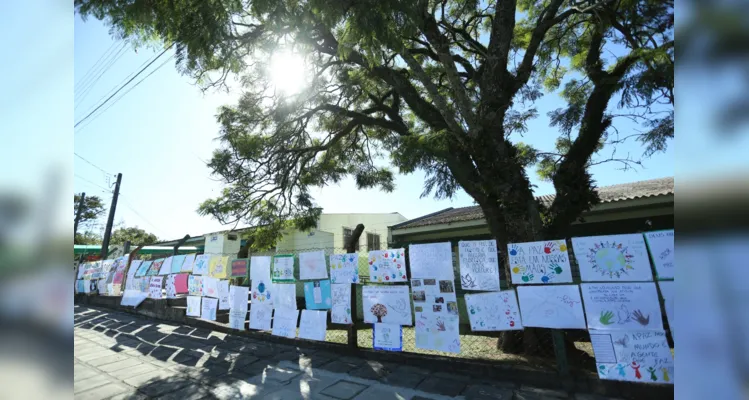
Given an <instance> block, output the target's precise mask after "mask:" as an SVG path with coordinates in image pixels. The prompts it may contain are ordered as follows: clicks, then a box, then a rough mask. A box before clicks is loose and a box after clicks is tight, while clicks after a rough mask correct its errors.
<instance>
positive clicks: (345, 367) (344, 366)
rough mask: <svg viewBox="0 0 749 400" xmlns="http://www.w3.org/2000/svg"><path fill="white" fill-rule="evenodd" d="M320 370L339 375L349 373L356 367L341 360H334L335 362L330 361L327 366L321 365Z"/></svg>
mask: <svg viewBox="0 0 749 400" xmlns="http://www.w3.org/2000/svg"><path fill="white" fill-rule="evenodd" d="M320 368H321V369H324V370H326V371H330V372H337V373H340V374H345V373H347V372H349V371H351V370H352V369H354V368H356V365H354V364H350V363H346V362H343V361H341V360H335V361H331V362H329V363H327V364H324V365H322V366H321V367H320Z"/></svg>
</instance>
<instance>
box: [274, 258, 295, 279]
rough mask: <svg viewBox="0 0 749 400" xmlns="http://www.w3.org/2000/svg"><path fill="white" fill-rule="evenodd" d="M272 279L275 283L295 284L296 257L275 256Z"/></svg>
mask: <svg viewBox="0 0 749 400" xmlns="http://www.w3.org/2000/svg"><path fill="white" fill-rule="evenodd" d="M271 279H272V281H273V282H274V283H278V282H285V283H288V282H294V281H295V279H294V255H293V254H284V255H278V256H273V266H272V267H271Z"/></svg>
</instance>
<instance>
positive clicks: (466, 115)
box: [76, 0, 674, 244]
mask: <svg viewBox="0 0 749 400" xmlns="http://www.w3.org/2000/svg"><path fill="white" fill-rule="evenodd" d="M76 9H77V11H78V12H79V13H81V14H82V15H83V16H84V17H85V16H94V17H96V18H99V19H104V20H106V21H108V23H109V24H110V25H111V26H112V32H113V34H114V35H115V36H118V37H128V38H132V39H135V41H136V43H146V42H149V41H150V42H153V41H156V42H163V43H165V44H171V43H174V44H175V48H176V53H177V60H178V61H177V65H178V68H179V69H180V70H181V71H182V72H184V73H185V74H189V75H190V76H192V77H194V78H195V79H196V80H197V82H198V83H200V84H201V85H202V86H203V88H225V89H230V85H229V81H228V80H227V79H228V77H230V76H232V75H233V74H238V75H239V76H241V90H242V96H241V99H240V100H239V102H238V103H237V104H236V105H232V106H225V107H222V108H221V109H220V110H219V111H218V115H217V118H218V121H219V123H220V125H221V131H220V138H221V141H222V147H221V148H220V149H219V150H217V151H216V152H215V153H214V156H213V158H212V160H211V162H210V163H209V166H210V168H211V169H212V170H213V172H214V173H215V174H217V175H218V176H220V177H221V178H222V179H223V180H224V181H225V183H226V185H227V186H226V189H225V190H224V191H223V193H222V194H221V195H220V196H219V197H217V198H215V199H210V200H207V201H205V202H204V203H203V204H202V205H201V206H200V208H199V212H200V213H202V214H208V215H212V216H214V217H216V218H217V219H219V220H220V221H221V222H224V223H232V222H238V221H244V222H246V223H248V224H250V225H253V226H260V227H265V229H267V232H269V233H270V234H271V236H272V235H273V234H274V232H275V233H277V232H280V230H282V229H284V228H286V227H288V226H295V227H299V228H305V227H310V226H312V225H314V222H315V220H316V219H317V217H318V216H319V213H320V209H319V208H318V207H317V206H316V205H315V202H314V199H313V197H312V195H311V190H312V188H315V187H321V186H325V185H329V184H334V183H337V182H340V181H341V180H342V179H344V178H345V177H348V176H351V177H353V178H354V180H355V182H356V185H357V187H359V188H380V189H381V190H384V191H392V190H394V174H395V173H396V172H399V173H411V172H414V171H416V170H421V171H424V172H425V173H426V176H427V178H426V181H425V187H424V195H429V194H433V195H435V196H436V197H440V198H442V197H447V198H449V197H451V196H453V195H455V194H456V192H457V190H458V189H459V188H462V189H463V190H465V191H466V192H467V193H468V194H469V195H470V196H471V197H473V199H475V201H476V202H477V203H478V204H479V205H480V206H481V208H482V210H483V211H484V215H485V216H486V219H487V222H488V223H489V226H490V228H491V231H492V233H493V234H494V235H495V236H496V237H497V239H498V240H499V241H500V244H501V243H504V242H507V241H510V240H530V239H534V238H540V237H544V236H556V235H558V234H560V233H562V232H564V231H565V230H566V229H567V227H568V226H569V225H570V224H571V223H572V222H574V221H575V220H576V219H577V218H579V216H580V215H581V213H582V212H584V211H586V210H587V209H589V208H590V207H591V206H592V205H594V204H596V203H597V202H598V201H599V199H598V195H597V193H596V191H595V185H594V182H593V180H592V179H591V176H590V174H589V172H588V168H589V167H590V166H591V165H593V164H595V163H599V162H603V161H606V160H607V159H608V158H606V157H603V158H601V157H600V156H596V154H598V153H600V152H603V151H604V150H605V149H606V148H615V146H616V145H617V144H619V143H621V142H622V141H624V140H628V139H634V140H639V141H640V142H642V143H643V146H644V150H643V152H644V153H645V155H650V154H653V153H654V152H657V151H662V150H664V149H665V148H666V146H667V144H668V140H669V139H670V138H672V137H673V104H674V97H673V65H674V64H673V49H674V41H673V1H665V2H664V1H655V0H608V1H607V0H604V1H585V2H571V1H566V0H545V1H531V0H508V1H488V2H477V1H457V0H445V1H434V0H416V1H400V0H376V1H375V0H356V1H353V0H349V1H343V2H321V1H292V2H277V1H270V0H261V1H253V2H251V3H248V2H242V1H238V0H233V1H215V0H132V1H128V2H122V1H115V0H76ZM274 52H289V53H293V54H298V55H299V56H300V57H301V59H300V60H301V61H300V62H303V63H304V65H305V66H306V68H307V69H308V74H307V76H305V80H306V86H305V87H304V88H303V89H302V90H299V91H297V92H295V93H287V92H278V91H275V90H274V87H273V85H272V83H273V82H272V81H271V79H269V71H268V69H269V65H270V60H271V59H272V54H273V53H274ZM557 91H558V92H559V94H560V95H561V96H562V98H563V99H564V101H565V102H566V107H563V108H560V109H558V110H555V111H553V112H551V113H550V115H549V117H550V121H551V127H550V129H554V130H556V131H558V132H559V137H558V139H556V140H555V141H552V142H550V143H547V144H546V145H545V147H547V148H544V149H542V148H536V147H532V146H529V145H528V144H526V143H523V142H522V139H523V138H529V136H530V135H538V134H539V133H537V132H528V129H527V123H528V121H530V120H533V119H534V118H536V117H537V111H536V109H535V107H534V103H535V102H536V101H537V100H538V99H539V98H540V97H541V96H543V95H544V94H546V95H549V94H550V93H555V94H553V95H557V94H556V92H557ZM612 100H613V101H612ZM621 118H627V119H629V120H632V121H634V122H635V123H636V124H638V125H639V126H641V127H642V132H637V133H629V134H625V135H620V134H619V133H618V131H617V129H616V126H617V121H618V120H619V119H621ZM535 142H536V141H534V143H535ZM610 159H611V160H617V161H619V162H622V163H624V164H625V165H631V163H632V162H636V161H637V160H633V159H629V158H624V159H617V158H616V157H614V156H612V157H611V158H610ZM531 165H538V167H539V168H540V169H539V172H540V173H541V174H542V176H543V177H544V178H546V179H549V180H550V181H551V182H553V184H554V188H555V190H556V197H555V200H554V202H553V204H551V206H550V207H549V208H548V209H542V208H541V206H540V205H539V204H537V203H536V200H535V199H534V196H533V191H532V187H531V185H530V182H529V179H528V177H527V175H526V168H527V167H529V166H531Z"/></svg>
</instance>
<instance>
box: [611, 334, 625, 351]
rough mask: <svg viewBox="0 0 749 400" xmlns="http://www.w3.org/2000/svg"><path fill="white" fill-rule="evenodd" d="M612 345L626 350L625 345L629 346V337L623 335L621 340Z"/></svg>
mask: <svg viewBox="0 0 749 400" xmlns="http://www.w3.org/2000/svg"><path fill="white" fill-rule="evenodd" d="M614 343H616V344H618V345H620V346H622V347H624V348H625V349H626V348H627V344H629V335H624V337H623V338H621V339H619V340H615V341H614Z"/></svg>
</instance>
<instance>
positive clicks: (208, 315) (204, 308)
mask: <svg viewBox="0 0 749 400" xmlns="http://www.w3.org/2000/svg"><path fill="white" fill-rule="evenodd" d="M217 307H218V299H212V298H210V297H203V303H202V304H201V306H200V318H202V319H207V320H209V321H215V320H216V308H217Z"/></svg>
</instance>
